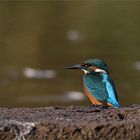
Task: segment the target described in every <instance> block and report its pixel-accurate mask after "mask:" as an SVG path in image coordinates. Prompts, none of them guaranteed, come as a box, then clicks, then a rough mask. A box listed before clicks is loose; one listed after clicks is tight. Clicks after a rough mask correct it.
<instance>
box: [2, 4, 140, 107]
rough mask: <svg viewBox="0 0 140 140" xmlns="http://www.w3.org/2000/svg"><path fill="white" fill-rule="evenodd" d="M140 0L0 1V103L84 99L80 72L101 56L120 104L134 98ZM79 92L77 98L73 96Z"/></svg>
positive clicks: (139, 60)
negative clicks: (86, 63) (79, 68)
mask: <svg viewBox="0 0 140 140" xmlns="http://www.w3.org/2000/svg"><path fill="white" fill-rule="evenodd" d="M139 7H140V2H138V1H135V2H132V1H125V2H120V1H118V2H117V1H112V2H111V1H104V2H103V1H81V2H80V1H77V2H74V1H73V2H72V1H71V2H66V1H59V2H49V1H46V2H45V1H44V2H43V1H36V2H34V1H31V2H1V3H0V21H1V22H0V105H1V106H18V107H20V106H46V105H71V104H73V105H88V104H90V102H89V100H88V98H87V97H86V96H85V95H84V91H83V88H82V74H83V73H82V72H79V71H75V72H74V71H70V70H65V69H64V68H63V67H64V66H66V65H69V64H76V63H80V62H82V61H83V60H86V59H89V58H101V59H103V60H104V61H106V62H107V63H108V65H109V68H110V74H111V77H112V78H113V80H114V81H115V84H116V88H117V91H118V96H119V99H120V102H121V104H123V105H129V104H136V103H140V68H139V67H140V39H139V37H140V26H139V25H140V16H139V13H140V8H139ZM78 97H79V100H78Z"/></svg>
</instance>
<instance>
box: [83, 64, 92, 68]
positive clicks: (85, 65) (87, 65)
mask: <svg viewBox="0 0 140 140" xmlns="http://www.w3.org/2000/svg"><path fill="white" fill-rule="evenodd" d="M82 66H83V67H90V66H91V64H89V63H83V64H82Z"/></svg>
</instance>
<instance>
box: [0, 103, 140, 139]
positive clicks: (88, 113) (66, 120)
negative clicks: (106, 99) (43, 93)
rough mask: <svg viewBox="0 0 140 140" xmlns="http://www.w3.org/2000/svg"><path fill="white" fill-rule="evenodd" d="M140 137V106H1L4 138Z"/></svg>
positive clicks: (0, 121) (1, 124)
mask: <svg viewBox="0 0 140 140" xmlns="http://www.w3.org/2000/svg"><path fill="white" fill-rule="evenodd" d="M11 139H15V140H24V139H25V140H45V139H46V140H65V139H68V140H93V139H94V140H99V139H101V140H108V139H110V140H112V139H113V140H115V139H117V140H124V139H127V140H139V139H140V105H133V106H131V107H122V108H120V109H100V108H97V107H92V108H86V107H82V106H81V107H72V106H71V107H43V108H0V140H11Z"/></svg>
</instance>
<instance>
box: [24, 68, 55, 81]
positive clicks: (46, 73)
mask: <svg viewBox="0 0 140 140" xmlns="http://www.w3.org/2000/svg"><path fill="white" fill-rule="evenodd" d="M23 75H24V76H25V77H27V78H29V79H30V78H31V79H32V78H36V79H52V78H54V77H55V75H56V72H55V71H54V70H39V69H33V68H30V67H27V68H25V69H24V70H23Z"/></svg>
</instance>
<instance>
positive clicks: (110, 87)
mask: <svg viewBox="0 0 140 140" xmlns="http://www.w3.org/2000/svg"><path fill="white" fill-rule="evenodd" d="M105 85H106V89H107V92H108V100H107V102H109V103H110V104H112V105H113V106H115V107H119V106H120V105H119V102H118V97H117V93H116V89H115V85H114V83H113V81H112V79H110V78H108V79H106V81H105Z"/></svg>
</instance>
